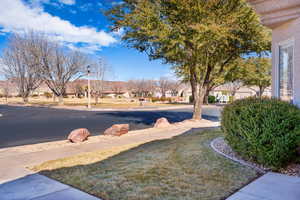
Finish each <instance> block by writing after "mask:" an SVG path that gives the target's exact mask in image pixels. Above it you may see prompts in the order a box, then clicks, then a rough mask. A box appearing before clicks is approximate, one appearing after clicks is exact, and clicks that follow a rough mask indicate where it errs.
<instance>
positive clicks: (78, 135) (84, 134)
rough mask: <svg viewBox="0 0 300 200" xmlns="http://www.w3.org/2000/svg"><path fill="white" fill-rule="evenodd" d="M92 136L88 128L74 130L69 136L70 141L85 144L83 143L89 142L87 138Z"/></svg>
mask: <svg viewBox="0 0 300 200" xmlns="http://www.w3.org/2000/svg"><path fill="white" fill-rule="evenodd" d="M90 135H91V134H90V132H89V130H87V129H86V128H79V129H75V130H73V131H72V132H71V133H70V134H69V136H68V140H69V141H70V142H73V143H78V142H83V141H85V140H87V138H88V137H89V136H90Z"/></svg>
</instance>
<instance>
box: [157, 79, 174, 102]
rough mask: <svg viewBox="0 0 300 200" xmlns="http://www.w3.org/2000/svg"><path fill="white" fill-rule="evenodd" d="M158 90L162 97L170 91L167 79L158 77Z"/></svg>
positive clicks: (170, 85) (170, 84) (169, 82)
mask: <svg viewBox="0 0 300 200" xmlns="http://www.w3.org/2000/svg"><path fill="white" fill-rule="evenodd" d="M158 88H159V91H160V93H161V96H162V97H166V93H167V92H168V91H170V90H171V88H172V82H171V80H170V79H168V78H167V77H160V79H159V80H158Z"/></svg>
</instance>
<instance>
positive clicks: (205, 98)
mask: <svg viewBox="0 0 300 200" xmlns="http://www.w3.org/2000/svg"><path fill="white" fill-rule="evenodd" d="M209 92H210V90H209V89H207V90H206V92H205V96H204V98H203V104H206V105H208V103H209V102H208V96H209Z"/></svg>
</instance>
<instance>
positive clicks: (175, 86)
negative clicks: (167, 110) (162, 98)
mask: <svg viewBox="0 0 300 200" xmlns="http://www.w3.org/2000/svg"><path fill="white" fill-rule="evenodd" d="M180 85H181V82H180V81H176V80H174V81H171V82H170V91H171V95H172V96H173V97H176V96H178V93H179V90H180Z"/></svg>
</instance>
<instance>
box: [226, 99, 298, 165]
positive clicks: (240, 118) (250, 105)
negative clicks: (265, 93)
mask: <svg viewBox="0 0 300 200" xmlns="http://www.w3.org/2000/svg"><path fill="white" fill-rule="evenodd" d="M221 126H222V130H223V131H224V133H225V135H226V136H225V137H226V140H227V141H228V143H229V145H230V146H231V147H232V148H233V149H234V150H235V151H236V152H237V153H239V154H240V155H241V156H242V157H244V158H245V159H248V160H252V161H255V162H257V163H259V164H263V165H265V166H267V167H271V168H273V169H278V168H280V167H283V166H284V165H286V164H287V163H288V162H290V161H292V160H294V159H296V156H297V153H296V149H297V147H298V146H299V145H300V110H299V108H297V107H296V106H294V105H292V104H289V103H287V102H283V101H280V100H277V99H269V98H253V97H251V98H247V99H243V100H237V101H235V102H233V103H232V104H230V105H228V106H226V107H225V108H224V110H223V112H222V121H221Z"/></svg>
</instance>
